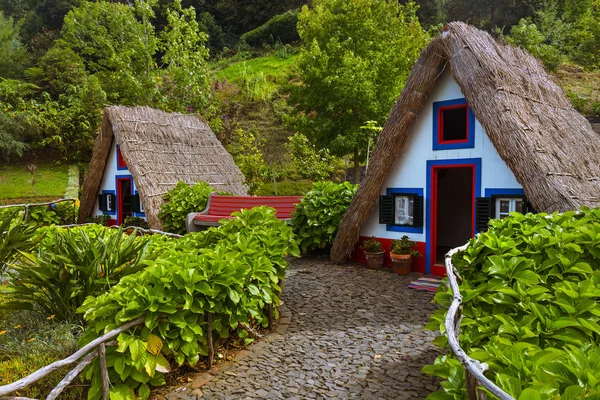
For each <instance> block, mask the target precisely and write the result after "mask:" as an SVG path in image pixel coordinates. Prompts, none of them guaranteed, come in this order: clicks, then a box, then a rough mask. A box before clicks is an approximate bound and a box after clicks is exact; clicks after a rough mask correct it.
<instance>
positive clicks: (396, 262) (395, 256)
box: [390, 235, 421, 275]
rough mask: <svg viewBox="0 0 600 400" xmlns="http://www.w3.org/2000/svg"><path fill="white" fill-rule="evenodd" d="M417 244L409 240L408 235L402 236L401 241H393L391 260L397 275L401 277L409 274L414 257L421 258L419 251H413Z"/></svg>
mask: <svg viewBox="0 0 600 400" xmlns="http://www.w3.org/2000/svg"><path fill="white" fill-rule="evenodd" d="M415 244H416V242H414V241H412V240H410V239H408V236H406V235H404V236H402V238H400V240H392V246H391V248H390V258H391V259H392V265H393V267H394V272H395V273H397V274H400V275H406V274H408V273H409V272H410V266H411V264H412V259H413V257H421V253H420V252H419V251H418V250H413V247H415Z"/></svg>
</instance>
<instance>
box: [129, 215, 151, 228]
mask: <svg viewBox="0 0 600 400" xmlns="http://www.w3.org/2000/svg"><path fill="white" fill-rule="evenodd" d="M123 226H125V227H130V226H137V227H139V228H142V229H148V228H149V227H150V226H149V225H148V222H146V220H145V219H144V218H142V217H132V216H127V217H125V219H124V220H123Z"/></svg>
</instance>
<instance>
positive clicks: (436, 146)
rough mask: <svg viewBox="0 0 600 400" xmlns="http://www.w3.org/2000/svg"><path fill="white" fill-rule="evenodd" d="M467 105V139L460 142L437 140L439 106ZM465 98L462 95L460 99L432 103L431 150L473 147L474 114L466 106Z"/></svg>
mask: <svg viewBox="0 0 600 400" xmlns="http://www.w3.org/2000/svg"><path fill="white" fill-rule="evenodd" d="M462 104H466V105H467V113H468V114H467V118H468V119H467V125H468V126H467V141H466V142H462V143H448V144H444V143H440V142H439V141H438V130H439V109H440V107H449V106H457V105H462ZM468 105H469V104H468V103H467V100H466V99H465V98H464V97H463V98H460V99H453V100H446V101H436V102H434V103H433V142H432V143H433V150H455V149H473V148H475V114H473V111H472V110H471V107H468Z"/></svg>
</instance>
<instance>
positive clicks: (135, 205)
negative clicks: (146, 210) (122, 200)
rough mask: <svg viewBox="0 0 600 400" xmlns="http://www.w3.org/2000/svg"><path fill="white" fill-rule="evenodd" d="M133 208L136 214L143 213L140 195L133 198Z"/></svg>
mask: <svg viewBox="0 0 600 400" xmlns="http://www.w3.org/2000/svg"><path fill="white" fill-rule="evenodd" d="M131 207H132V211H133V212H134V213H141V212H142V203H141V202H140V195H139V194H134V195H132V196H131Z"/></svg>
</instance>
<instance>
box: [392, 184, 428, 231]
mask: <svg viewBox="0 0 600 400" xmlns="http://www.w3.org/2000/svg"><path fill="white" fill-rule="evenodd" d="M385 193H386V194H387V195H388V196H391V195H394V194H406V195H416V196H423V189H422V188H387V189H386V191H385ZM424 226H425V221H423V226H419V227H413V226H399V225H391V224H386V225H385V230H386V231H389V232H406V233H423V227H424Z"/></svg>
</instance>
